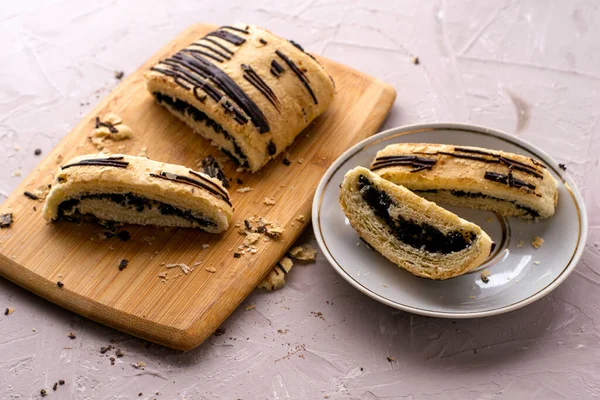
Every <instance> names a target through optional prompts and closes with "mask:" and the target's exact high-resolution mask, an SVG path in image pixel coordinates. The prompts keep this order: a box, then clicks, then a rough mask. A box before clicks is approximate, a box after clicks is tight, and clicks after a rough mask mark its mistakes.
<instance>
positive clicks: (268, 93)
mask: <svg viewBox="0 0 600 400" xmlns="http://www.w3.org/2000/svg"><path fill="white" fill-rule="evenodd" d="M241 67H242V69H243V70H244V72H245V74H244V79H246V80H247V81H248V82H250V83H251V84H252V86H254V87H255V88H256V89H258V91H259V92H261V93H262V94H263V96H265V97H266V98H267V100H269V102H270V103H271V104H273V106H275V108H276V109H277V111H280V107H281V104H280V103H279V99H278V98H277V96H276V95H275V92H273V90H271V88H270V87H269V85H267V83H266V82H265V81H264V80H263V79H262V78H261V77H260V75H258V74H257V73H256V71H254V69H253V68H252V67H251V66H249V65H246V64H242V65H241Z"/></svg>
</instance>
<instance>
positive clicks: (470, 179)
mask: <svg viewBox="0 0 600 400" xmlns="http://www.w3.org/2000/svg"><path fill="white" fill-rule="evenodd" d="M410 157H416V158H415V159H414V160H410ZM409 161H410V162H409ZM371 169H372V170H373V171H374V172H375V173H376V174H378V175H379V176H381V177H382V178H384V179H387V180H389V181H390V182H393V183H396V184H399V185H403V186H405V187H407V188H408V189H410V190H413V191H415V192H416V193H417V194H419V195H421V196H423V197H425V198H427V199H429V200H432V201H435V202H439V203H446V204H453V205H458V206H463V207H471V208H482V209H487V210H490V211H494V212H497V213H499V214H501V215H505V216H518V217H522V218H534V217H539V218H547V217H550V216H552V215H553V214H554V209H555V206H556V203H557V201H558V191H557V188H556V180H555V179H554V177H553V176H552V175H551V174H550V172H548V169H547V168H545V167H544V166H543V165H542V163H541V162H540V161H537V160H533V159H531V158H530V157H526V156H522V155H519V154H513V153H507V152H503V151H498V150H489V149H483V148H478V147H470V146H454V145H446V144H429V143H398V144H393V145H389V146H387V147H386V148H384V149H383V150H381V151H379V152H378V153H377V156H376V158H375V160H374V161H373V163H372V164H371ZM484 196H485V197H484Z"/></svg>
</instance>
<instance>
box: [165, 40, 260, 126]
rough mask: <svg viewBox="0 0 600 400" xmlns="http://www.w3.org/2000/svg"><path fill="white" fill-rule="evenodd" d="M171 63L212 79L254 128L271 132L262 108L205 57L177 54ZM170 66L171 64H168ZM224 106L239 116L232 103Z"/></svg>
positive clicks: (171, 59)
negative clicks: (247, 117)
mask: <svg viewBox="0 0 600 400" xmlns="http://www.w3.org/2000/svg"><path fill="white" fill-rule="evenodd" d="M167 61H170V62H171V63H173V62H174V63H179V64H181V65H183V66H184V67H186V68H187V69H189V70H190V71H191V72H193V73H194V74H196V75H198V76H201V77H204V78H207V79H210V80H211V81H212V82H214V83H215V84H216V85H217V86H218V87H219V89H221V90H222V91H223V92H225V94H227V96H229V97H230V98H231V99H232V100H233V101H234V102H235V103H236V104H237V105H238V106H239V107H240V108H241V109H242V110H244V112H245V113H246V114H247V115H248V116H249V117H250V119H251V120H252V123H253V124H254V126H256V127H257V128H258V130H259V132H260V133H266V132H269V130H270V127H269V123H268V122H267V119H266V118H265V116H264V114H263V113H262V111H261V110H260V108H259V107H258V106H257V105H256V103H254V102H253V101H252V99H250V97H248V95H247V94H246V93H245V92H244V91H243V90H242V88H240V87H239V85H238V84H237V83H236V82H235V81H234V80H233V79H231V77H230V76H229V75H227V74H226V73H225V72H223V71H222V70H221V69H220V68H218V67H217V66H216V65H214V64H212V63H211V62H209V61H208V60H206V59H205V58H204V57H202V56H200V55H198V54H196V53H182V52H179V53H177V54H175V55H174V56H173V57H172V58H170V59H167ZM167 65H169V64H167ZM223 105H224V106H225V107H226V109H228V111H232V112H233V113H234V114H237V112H236V108H235V107H233V105H232V104H231V103H229V104H228V103H227V102H225V103H223Z"/></svg>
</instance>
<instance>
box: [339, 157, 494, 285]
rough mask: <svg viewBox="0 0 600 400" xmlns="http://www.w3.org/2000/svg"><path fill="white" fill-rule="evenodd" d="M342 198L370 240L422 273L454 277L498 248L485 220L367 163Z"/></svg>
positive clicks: (352, 175) (349, 177)
mask: <svg viewBox="0 0 600 400" xmlns="http://www.w3.org/2000/svg"><path fill="white" fill-rule="evenodd" d="M340 203H341V205H342V209H343V210H344V213H345V214H346V217H347V218H348V220H349V221H350V224H351V225H352V227H353V228H354V229H355V230H356V231H357V232H358V234H359V236H360V237H361V238H362V239H363V240H364V241H365V242H367V243H368V244H369V245H370V246H372V247H373V248H374V249H375V250H377V251H378V252H379V253H381V254H382V255H383V256H384V257H386V258H387V259H388V260H390V261H391V262H393V263H394V264H396V265H398V266H399V267H402V268H404V269H406V270H408V271H409V272H411V273H413V274H414V275H417V276H421V277H424V278H430V279H448V278H453V277H455V276H458V275H461V274H464V273H466V272H469V271H471V270H472V269H474V268H476V267H478V266H479V265H481V264H482V263H483V262H484V261H485V260H486V259H487V257H488V256H489V255H490V252H491V250H492V240H491V239H490V237H489V236H488V235H487V234H486V233H485V232H484V231H483V230H482V229H481V228H480V227H479V226H477V225H475V224H473V223H470V222H468V221H465V220H463V219H462V218H460V217H458V216H457V215H455V214H453V213H451V212H450V211H447V210H444V209H443V208H441V207H438V206H437V205H436V204H435V203H433V202H430V201H427V200H425V199H423V198H421V197H419V196H417V195H416V194H414V193H412V192H411V191H410V190H408V189H406V188H404V187H402V186H398V185H395V184H393V183H391V182H388V181H386V180H384V179H382V178H380V177H379V176H378V175H376V174H374V173H372V172H371V171H369V170H368V169H366V168H363V167H357V168H354V169H353V170H350V171H348V173H346V175H345V177H344V181H343V183H342V186H341V191H340Z"/></svg>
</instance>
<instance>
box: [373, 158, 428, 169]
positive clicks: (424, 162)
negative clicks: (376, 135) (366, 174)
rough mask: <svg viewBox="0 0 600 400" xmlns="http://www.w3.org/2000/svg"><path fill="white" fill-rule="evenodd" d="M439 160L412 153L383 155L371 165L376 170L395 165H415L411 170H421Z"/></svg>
mask: <svg viewBox="0 0 600 400" xmlns="http://www.w3.org/2000/svg"><path fill="white" fill-rule="evenodd" d="M436 162H437V160H435V159H433V158H425V157H417V156H411V155H399V156H382V157H378V158H376V159H375V161H374V162H373V165H371V171H375V170H378V169H382V168H388V167H395V166H398V165H410V166H411V167H415V169H412V170H411V171H410V172H419V171H423V170H424V169H431V168H432V167H433V166H434V165H435V163H436Z"/></svg>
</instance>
